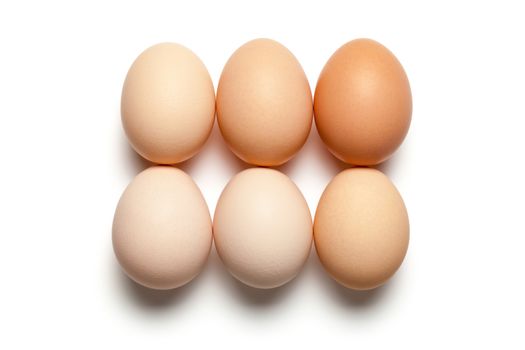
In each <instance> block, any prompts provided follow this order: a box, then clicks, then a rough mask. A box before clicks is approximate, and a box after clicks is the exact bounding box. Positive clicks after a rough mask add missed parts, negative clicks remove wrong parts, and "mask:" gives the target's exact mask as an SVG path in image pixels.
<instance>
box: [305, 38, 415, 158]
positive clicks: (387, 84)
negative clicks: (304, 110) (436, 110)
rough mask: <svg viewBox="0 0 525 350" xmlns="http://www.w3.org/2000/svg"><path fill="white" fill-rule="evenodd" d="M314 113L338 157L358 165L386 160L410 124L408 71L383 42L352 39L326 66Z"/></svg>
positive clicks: (410, 103)
mask: <svg viewBox="0 0 525 350" xmlns="http://www.w3.org/2000/svg"><path fill="white" fill-rule="evenodd" d="M314 113H315V123H316V126H317V130H318V132H319V135H320V136H321V139H322V140H323V141H324V143H325V144H326V146H327V147H328V149H329V150H330V152H332V153H333V154H334V155H335V156H336V157H337V158H339V159H341V160H342V161H344V162H346V163H350V164H354V165H374V164H378V163H381V162H383V161H385V160H386V159H388V158H389V157H390V156H391V155H392V154H393V153H394V152H395V150H396V149H397V148H398V147H399V146H400V145H401V143H402V142H403V140H404V138H405V136H406V134H407V132H408V129H409V126H410V121H411V116H412V95H411V91H410V84H409V82H408V78H407V75H406V74H405V71H404V69H403V67H402V66H401V64H400V63H399V61H398V60H397V58H396V57H395V56H394V55H393V54H392V53H391V52H390V51H389V50H388V49H387V48H386V47H384V46H383V45H381V44H380V43H378V42H376V41H373V40H370V39H357V40H354V41H350V42H348V43H346V44H345V45H343V46H342V47H340V48H339V49H338V50H337V51H336V52H335V53H334V54H333V55H332V57H330V59H329V60H328V62H327V63H326V65H325V66H324V68H323V70H322V72H321V74H320V76H319V80H318V82H317V86H316V90H315V98H314Z"/></svg>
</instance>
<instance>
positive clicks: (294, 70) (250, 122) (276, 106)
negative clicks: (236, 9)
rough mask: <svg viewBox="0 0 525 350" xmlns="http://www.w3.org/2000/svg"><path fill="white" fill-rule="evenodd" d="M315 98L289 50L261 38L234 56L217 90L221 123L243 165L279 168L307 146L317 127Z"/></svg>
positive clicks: (230, 144) (225, 137)
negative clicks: (309, 136) (311, 134)
mask: <svg viewBox="0 0 525 350" xmlns="http://www.w3.org/2000/svg"><path fill="white" fill-rule="evenodd" d="M312 115H313V109H312V93H311V91H310V85H309V84H308V80H307V78H306V75H305V73H304V71H303V69H302V67H301V65H300V64H299V62H298V61H297V59H296V58H295V57H294V55H293V54H292V53H291V52H290V51H288V49H287V48H285V47H284V46H282V45H281V44H279V43H278V42H276V41H273V40H269V39H256V40H253V41H250V42H248V43H246V44H245V45H243V46H241V47H240V48H239V49H238V50H237V51H235V52H234V54H233V55H232V56H231V57H230V59H229V60H228V62H227V63H226V65H225V67H224V70H223V72H222V75H221V78H220V81H219V86H218V88H217V121H218V124H219V127H220V129H221V132H222V135H223V137H224V139H225V140H226V142H227V144H228V145H229V147H230V149H231V150H232V151H233V153H235V154H236V155H237V156H238V157H239V158H241V159H242V160H243V161H245V162H247V163H250V164H255V165H262V166H275V165H280V164H282V163H284V162H286V161H288V160H289V159H290V158H292V157H293V156H294V155H295V154H296V153H297V152H298V151H299V150H300V149H301V147H302V146H303V145H304V143H305V141H306V139H307V137H308V134H309V132H310V128H311V125H312Z"/></svg>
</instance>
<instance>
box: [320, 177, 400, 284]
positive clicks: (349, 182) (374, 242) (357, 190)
mask: <svg viewBox="0 0 525 350" xmlns="http://www.w3.org/2000/svg"><path fill="white" fill-rule="evenodd" d="M314 240H315V247H316V250H317V254H318V255H319V259H320V260H321V263H322V264H323V266H324V267H325V269H326V270H327V271H328V273H329V274H330V275H331V276H332V277H333V278H334V279H335V280H336V281H337V282H339V283H340V284H342V285H344V286H346V287H348V288H352V289H359V290H363V289H372V288H375V287H378V286H380V285H382V284H383V283H385V282H386V281H387V280H388V279H389V278H390V277H391V276H392V275H393V274H394V273H395V272H396V270H397V269H398V268H399V266H400V265H401V263H402V262H403V259H404V257H405V254H406V251H407V248H408V240H409V224H408V214H407V211H406V208H405V204H404V203H403V199H402V198H401V195H400V194H399V192H398V191H397V189H396V188H395V187H394V185H393V184H392V182H390V180H389V179H388V178H387V177H386V176H385V175H384V174H383V173H381V172H380V171H378V170H375V169H370V168H353V169H347V170H344V171H343V172H341V173H339V174H338V175H337V176H335V177H334V178H333V179H332V181H331V182H330V183H329V184H328V186H327V187H326V189H325V191H324V192H323V195H322V196H321V200H320V201H319V205H318V206H317V211H316V214H315V221H314Z"/></svg>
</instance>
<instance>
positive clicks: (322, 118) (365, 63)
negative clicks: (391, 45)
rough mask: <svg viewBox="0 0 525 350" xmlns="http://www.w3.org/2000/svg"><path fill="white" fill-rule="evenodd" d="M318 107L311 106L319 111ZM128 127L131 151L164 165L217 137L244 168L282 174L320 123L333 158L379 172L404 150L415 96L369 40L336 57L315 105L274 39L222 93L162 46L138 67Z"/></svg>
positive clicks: (126, 100)
mask: <svg viewBox="0 0 525 350" xmlns="http://www.w3.org/2000/svg"><path fill="white" fill-rule="evenodd" d="M312 100H313V101H312ZM121 111H122V123H123V126H124V130H125V132H126V134H127V136H128V138H129V140H130V142H131V145H132V147H133V148H134V149H135V150H136V151H137V152H138V153H139V154H140V155H141V156H143V157H144V158H146V159H148V160H150V161H152V162H154V163H159V164H175V163H179V162H182V161H184V160H187V159H189V158H191V157H192V156H194V155H195V154H196V153H197V152H198V151H199V150H200V149H201V148H202V146H203V145H204V143H205V142H206V140H207V138H208V136H209V135H210V132H211V130H212V127H213V123H214V119H215V114H217V121H218V125H219V128H220V130H221V133H222V135H223V137H224V139H225V140H226V143H227V144H228V146H229V147H230V149H231V150H232V152H233V153H235V154H236V155H237V156H238V157H239V158H240V159H242V160H243V161H245V162H247V163H250V164H254V165H261V166H277V165H280V164H283V163H285V162H286V161H288V160H289V159H291V158H292V157H293V156H294V155H295V154H296V153H297V152H298V151H299V150H300V149H301V147H302V146H303V145H304V143H305V142H306V139H307V138H308V134H309V132H310V129H311V124H312V116H313V115H315V122H316V126H317V130H318V132H319V135H320V136H321V139H322V140H323V142H324V143H325V144H326V146H327V147H328V149H329V150H330V152H332V153H333V154H334V155H335V156H336V157H337V158H339V159H341V160H342V161H344V162H347V163H350V164H354V165H374V164H378V163H381V162H383V161H384V160H386V159H387V158H389V157H390V156H391V155H392V154H393V153H394V151H395V150H396V149H397V148H398V147H399V146H400V145H401V143H402V142H403V139H404V138H405V136H406V134H407V132H408V128H409V126H410V120H411V114H412V96H411V92H410V85H409V82H408V79H407V76H406V74H405V71H404V69H403V67H402V66H401V64H400V63H399V61H398V60H397V58H396V57H395V56H394V55H393V54H392V53H391V52H390V51H389V50H388V49H387V48H386V47H384V46H383V45H381V44H380V43H378V42H376V41H373V40H369V39H357V40H353V41H350V42H348V43H346V44H345V45H343V46H342V47H341V48H339V49H338V50H337V51H336V52H335V53H334V54H333V55H332V57H330V59H329V60H328V62H327V63H326V65H325V67H324V68H323V70H322V72H321V74H320V76H319V80H318V82H317V87H316V90H315V94H314V99H312V93H311V91H310V85H309V83H308V80H307V78H306V75H305V73H304V71H303V69H302V67H301V65H300V63H299V62H298V60H297V59H296V58H295V56H294V55H293V54H292V53H291V52H290V51H289V50H288V49H287V48H286V47H284V46H283V45H281V44H279V43H278V42H276V41H273V40H269V39H256V40H252V41H250V42H248V43H246V44H244V45H243V46H241V47H240V48H239V49H237V51H235V52H234V53H233V55H232V56H231V57H230V59H229V60H228V62H227V63H226V65H225V67H224V70H223V72H222V75H221V77H220V80H219V85H218V88H217V98H215V90H214V87H213V82H212V80H211V78H210V75H209V73H208V71H207V69H206V67H205V66H204V64H203V63H202V61H201V60H200V59H199V58H198V57H197V56H196V55H195V54H194V53H193V52H192V51H190V50H189V49H187V48H185V47H183V46H181V45H178V44H174V43H163V44H158V45H155V46H152V47H150V48H148V49H147V50H145V51H144V52H143V53H142V54H140V56H139V57H138V58H137V59H136V60H135V62H134V63H133V65H132V66H131V68H130V70H129V72H128V74H127V77H126V80H125V82H124V87H123V91H122V105H121Z"/></svg>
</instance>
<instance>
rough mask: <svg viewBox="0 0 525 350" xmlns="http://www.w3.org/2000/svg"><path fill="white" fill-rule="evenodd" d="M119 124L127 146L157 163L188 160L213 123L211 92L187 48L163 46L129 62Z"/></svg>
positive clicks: (200, 66)
mask: <svg viewBox="0 0 525 350" xmlns="http://www.w3.org/2000/svg"><path fill="white" fill-rule="evenodd" d="M121 114H122V125H123V126H124V130H125V132H126V135H127V137H128V139H129V142H130V143H131V146H132V147H133V148H134V149H135V151H137V153H139V154H140V155H141V156H142V157H144V158H146V159H148V160H149V161H151V162H154V163H159V164H174V163H179V162H182V161H184V160H187V159H189V158H191V157H193V156H194V155H195V154H196V153H197V152H198V151H199V150H200V149H201V148H202V146H203V145H204V143H205V142H206V139H207V138H208V136H209V135H210V132H211V129H212V126H213V122H214V120H215V90H214V88H213V83H212V80H211V78H210V75H209V74H208V71H207V70H206V67H205V66H204V64H203V63H202V62H201V60H200V59H199V58H198V57H197V56H196V55H195V54H194V53H193V52H191V51H190V50H189V49H187V48H185V47H184V46H181V45H179V44H174V43H163V44H158V45H155V46H152V47H150V48H149V49H147V50H145V51H144V52H143V53H142V54H140V56H139V57H138V58H137V59H136V60H135V62H133V65H132V66H131V68H130V69H129V72H128V74H127V76H126V80H125V82H124V87H123V89H122V101H121Z"/></svg>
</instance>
